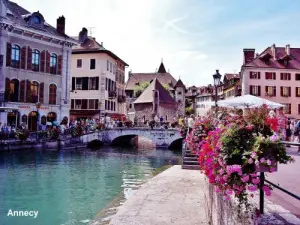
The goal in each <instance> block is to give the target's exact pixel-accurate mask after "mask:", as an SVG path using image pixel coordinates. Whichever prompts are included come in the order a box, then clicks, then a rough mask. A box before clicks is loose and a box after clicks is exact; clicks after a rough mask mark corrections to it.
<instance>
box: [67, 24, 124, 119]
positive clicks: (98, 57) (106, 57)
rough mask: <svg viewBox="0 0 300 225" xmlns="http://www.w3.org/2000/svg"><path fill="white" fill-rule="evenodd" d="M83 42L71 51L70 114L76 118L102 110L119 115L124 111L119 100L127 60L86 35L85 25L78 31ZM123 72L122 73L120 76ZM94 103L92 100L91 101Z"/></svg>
mask: <svg viewBox="0 0 300 225" xmlns="http://www.w3.org/2000/svg"><path fill="white" fill-rule="evenodd" d="M78 41H79V42H80V43H81V44H79V45H77V46H74V48H73V52H72V66H71V71H72V82H71V83H72V84H71V115H72V119H76V118H99V117H100V113H101V115H102V116H103V115H104V114H105V113H107V114H110V115H111V116H115V117H118V116H119V115H121V114H123V113H124V110H122V108H121V107H119V104H118V93H120V94H121V93H122V91H123V92H124V86H120V85H117V84H118V83H120V81H119V80H122V81H123V83H124V72H123V73H120V69H119V68H118V67H121V65H122V69H123V71H124V70H125V66H127V64H126V63H125V62H123V61H122V60H121V59H119V58H118V57H117V56H116V55H115V54H114V53H112V52H111V51H109V50H107V49H105V48H104V47H103V43H101V44H99V43H98V42H97V41H96V39H95V38H92V37H88V36H87V30H86V29H85V28H83V29H82V31H81V32H80V34H79V37H78ZM120 75H121V76H120ZM90 103H91V104H90Z"/></svg>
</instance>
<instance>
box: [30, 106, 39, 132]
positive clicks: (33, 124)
mask: <svg viewBox="0 0 300 225" xmlns="http://www.w3.org/2000/svg"><path fill="white" fill-rule="evenodd" d="M37 122H38V113H37V112H36V111H32V112H30V113H29V115H28V130H31V131H35V130H36V128H37Z"/></svg>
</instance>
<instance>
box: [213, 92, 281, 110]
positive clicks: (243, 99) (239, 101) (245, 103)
mask: <svg viewBox="0 0 300 225" xmlns="http://www.w3.org/2000/svg"><path fill="white" fill-rule="evenodd" d="M218 105H219V106H225V107H234V108H256V107H261V106H263V105H266V106H267V107H269V108H272V109H276V108H281V107H284V105H282V104H279V103H277V102H272V101H269V100H267V99H263V98H259V97H256V96H253V95H243V96H240V97H236V98H232V99H228V100H222V101H219V102H218Z"/></svg>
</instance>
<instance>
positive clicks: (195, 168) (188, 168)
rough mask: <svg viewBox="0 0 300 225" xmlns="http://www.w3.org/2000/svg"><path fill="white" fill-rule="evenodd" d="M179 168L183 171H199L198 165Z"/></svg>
mask: <svg viewBox="0 0 300 225" xmlns="http://www.w3.org/2000/svg"><path fill="white" fill-rule="evenodd" d="M181 168H182V169H185V170H200V167H199V165H182V167H181Z"/></svg>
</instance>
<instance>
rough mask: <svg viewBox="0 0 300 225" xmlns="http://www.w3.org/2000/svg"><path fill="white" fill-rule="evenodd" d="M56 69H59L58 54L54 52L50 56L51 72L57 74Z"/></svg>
mask: <svg viewBox="0 0 300 225" xmlns="http://www.w3.org/2000/svg"><path fill="white" fill-rule="evenodd" d="M56 70H57V55H56V54H54V53H53V54H51V56H50V73H51V74H56Z"/></svg>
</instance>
